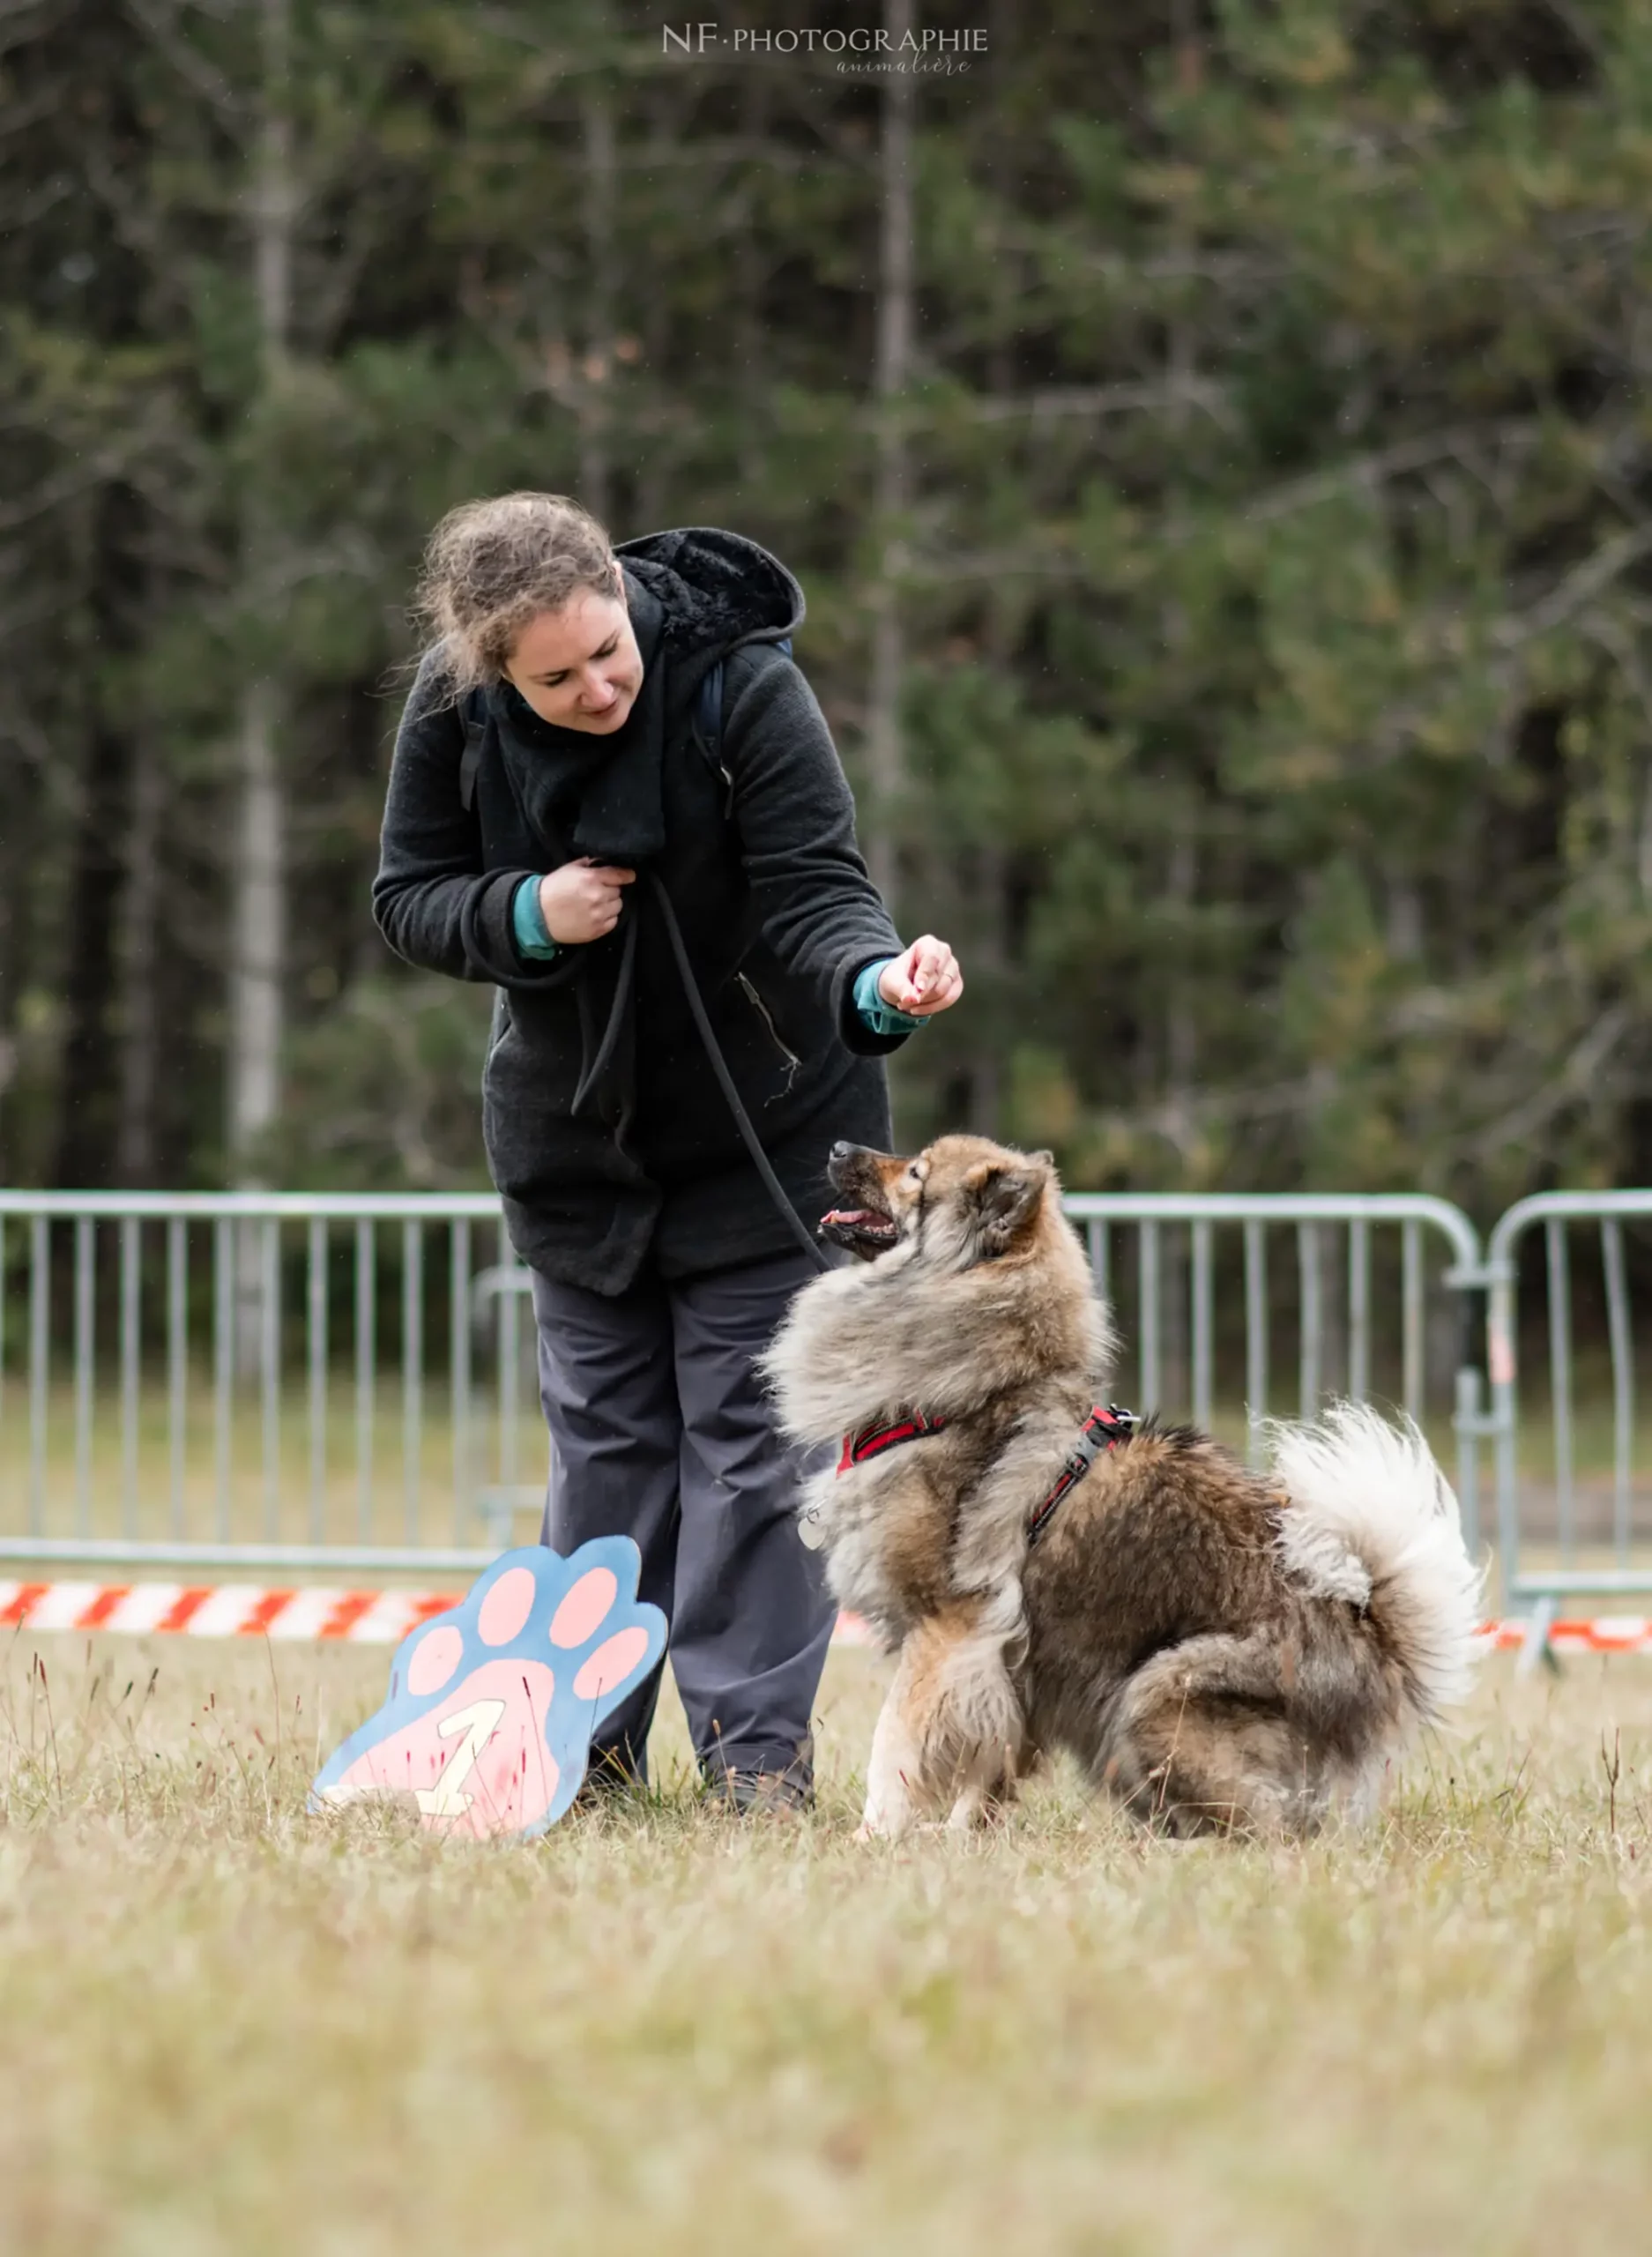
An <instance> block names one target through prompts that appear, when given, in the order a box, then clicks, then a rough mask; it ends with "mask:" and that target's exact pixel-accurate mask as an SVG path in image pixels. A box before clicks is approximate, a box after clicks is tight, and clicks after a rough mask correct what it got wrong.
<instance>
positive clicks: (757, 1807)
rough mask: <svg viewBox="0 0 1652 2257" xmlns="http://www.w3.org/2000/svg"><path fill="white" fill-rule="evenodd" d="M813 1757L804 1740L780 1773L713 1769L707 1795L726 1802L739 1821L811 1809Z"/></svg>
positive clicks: (812, 1748) (813, 1799) (813, 1751)
mask: <svg viewBox="0 0 1652 2257" xmlns="http://www.w3.org/2000/svg"><path fill="white" fill-rule="evenodd" d="M814 1754H815V1749H814V1743H813V1742H812V1741H806V1742H805V1743H804V1744H803V1746H802V1747H800V1748H799V1750H798V1752H797V1754H796V1755H795V1756H794V1757H793V1760H792V1762H790V1763H787V1764H786V1765H785V1766H784V1767H783V1768H782V1769H779V1770H762V1769H742V1768H741V1767H740V1765H738V1764H735V1765H731V1766H725V1767H723V1768H720V1769H716V1770H713V1771H711V1772H710V1773H709V1774H708V1775H707V1778H706V1783H705V1784H706V1792H707V1795H708V1797H709V1798H710V1799H711V1800H712V1801H713V1802H724V1803H726V1804H727V1805H728V1806H729V1807H730V1808H731V1809H733V1810H734V1811H735V1812H737V1813H738V1814H739V1815H740V1817H741V1818H752V1817H772V1816H773V1815H774V1814H776V1813H777V1812H779V1811H798V1810H813V1809H814V1807H815V1765H814V1760H813V1759H814Z"/></svg>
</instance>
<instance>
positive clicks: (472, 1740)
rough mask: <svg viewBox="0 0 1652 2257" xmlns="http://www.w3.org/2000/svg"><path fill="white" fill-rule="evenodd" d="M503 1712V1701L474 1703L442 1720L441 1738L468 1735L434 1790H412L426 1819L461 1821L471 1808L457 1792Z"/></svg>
mask: <svg viewBox="0 0 1652 2257" xmlns="http://www.w3.org/2000/svg"><path fill="white" fill-rule="evenodd" d="M504 1713H505V1704H504V1702H502V1701H473V1702H471V1705H470V1707H469V1708H468V1709H456V1710H454V1712H453V1714H452V1715H451V1716H450V1717H443V1719H442V1721H441V1723H440V1724H438V1725H437V1726H436V1730H437V1732H439V1733H440V1734H441V1736H442V1738H443V1739H457V1738H458V1734H459V1733H460V1732H468V1734H469V1738H468V1739H466V1740H465V1745H464V1746H463V1747H456V1748H455V1749H454V1751H453V1753H452V1754H451V1755H450V1756H449V1758H448V1760H447V1762H446V1763H445V1764H444V1765H443V1769H442V1776H441V1777H440V1778H439V1779H438V1780H437V1781H436V1783H435V1786H434V1787H419V1788H417V1789H416V1790H415V1792H416V1794H417V1797H418V1801H419V1807H420V1810H421V1811H423V1813H424V1814H425V1816H426V1817H427V1818H460V1817H463V1815H464V1814H465V1812H466V1811H467V1810H468V1809H469V1808H470V1806H471V1799H470V1797H469V1796H468V1795H467V1794H462V1793H461V1792H460V1791H459V1790H460V1789H461V1788H462V1787H463V1785H464V1784H465V1780H466V1779H468V1778H469V1777H470V1775H471V1773H472V1772H473V1770H474V1769H476V1764H477V1761H478V1758H479V1757H480V1754H481V1752H482V1750H483V1748H484V1747H487V1743H488V1741H489V1740H490V1739H492V1738H493V1736H494V1734H495V1732H497V1730H498V1729H499V1719H500V1717H502V1716H503V1714H504Z"/></svg>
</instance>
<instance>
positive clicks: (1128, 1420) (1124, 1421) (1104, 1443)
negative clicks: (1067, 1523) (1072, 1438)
mask: <svg viewBox="0 0 1652 2257" xmlns="http://www.w3.org/2000/svg"><path fill="white" fill-rule="evenodd" d="M1135 1428H1136V1419H1135V1412H1131V1411H1120V1409H1119V1407H1118V1405H1117V1404H1110V1405H1109V1406H1108V1408H1107V1409H1106V1410H1105V1411H1104V1410H1103V1409H1102V1407H1101V1405H1100V1404H1099V1403H1098V1404H1096V1405H1095V1407H1094V1408H1093V1409H1092V1410H1091V1412H1090V1416H1089V1418H1088V1419H1085V1421H1084V1426H1083V1432H1082V1433H1081V1434H1080V1435H1079V1437H1078V1446H1077V1448H1076V1449H1075V1450H1074V1451H1073V1454H1072V1456H1070V1457H1069V1458H1068V1460H1067V1463H1066V1464H1064V1465H1063V1466H1062V1468H1061V1478H1060V1480H1059V1481H1058V1482H1057V1483H1056V1485H1055V1486H1054V1488H1053V1489H1052V1490H1051V1492H1050V1493H1049V1495H1048V1496H1047V1497H1046V1499H1045V1500H1044V1502H1043V1503H1042V1504H1041V1505H1040V1506H1039V1507H1038V1510H1037V1511H1036V1512H1035V1513H1034V1514H1033V1516H1032V1517H1031V1520H1030V1521H1029V1522H1028V1523H1027V1546H1028V1548H1029V1550H1031V1547H1032V1546H1033V1545H1035V1544H1036V1543H1037V1542H1038V1538H1040V1537H1041V1536H1042V1535H1043V1533H1044V1531H1045V1530H1046V1528H1047V1527H1048V1525H1049V1522H1050V1516H1051V1515H1052V1513H1053V1512H1054V1510H1055V1508H1056V1507H1057V1506H1058V1505H1059V1504H1060V1501H1061V1500H1062V1498H1063V1497H1064V1496H1066V1494H1067V1493H1068V1490H1069V1489H1071V1488H1073V1487H1075V1486H1076V1485H1077V1484H1078V1483H1079V1482H1080V1481H1082V1480H1083V1478H1084V1476H1085V1475H1086V1474H1087V1473H1088V1472H1089V1471H1090V1467H1091V1466H1092V1465H1093V1464H1095V1463H1096V1460H1097V1459H1098V1457H1099V1456H1101V1454H1102V1452H1103V1451H1104V1450H1109V1449H1118V1447H1119V1444H1120V1442H1127V1441H1129V1439H1130V1437H1131V1435H1132V1434H1134V1433H1135Z"/></svg>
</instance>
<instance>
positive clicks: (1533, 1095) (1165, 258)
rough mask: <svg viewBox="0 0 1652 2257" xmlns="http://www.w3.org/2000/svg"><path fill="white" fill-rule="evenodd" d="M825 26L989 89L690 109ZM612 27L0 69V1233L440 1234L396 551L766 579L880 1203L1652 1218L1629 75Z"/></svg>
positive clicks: (438, 1124) (1216, 23)
mask: <svg viewBox="0 0 1652 2257" xmlns="http://www.w3.org/2000/svg"><path fill="white" fill-rule="evenodd" d="M880 8H881V13H880ZM702 12H703V11H702ZM880 22H882V24H883V26H885V27H891V26H892V27H893V29H894V31H895V33H896V34H897V39H898V34H899V32H900V30H901V29H902V27H903V26H904V25H906V24H908V23H915V25H916V28H917V29H918V31H919V34H921V33H922V32H924V31H947V32H949V33H957V32H960V31H973V32H974V33H975V34H976V35H977V38H976V46H977V51H976V52H974V53H973V54H971V55H969V56H967V58H965V57H964V56H953V57H952V58H951V60H952V61H953V62H954V64H955V66H956V63H957V62H959V61H963V60H965V59H967V62H968V64H969V67H968V68H967V69H966V70H965V69H958V68H956V67H954V68H953V69H952V70H951V71H924V72H906V73H888V74H884V75H882V76H872V75H868V74H856V73H854V72H849V71H842V70H840V69H839V68H838V67H837V60H836V59H834V58H833V57H832V56H830V55H828V54H826V53H824V52H822V51H820V50H819V49H818V48H817V51H816V53H815V55H814V56H813V57H812V58H811V57H810V56H808V55H807V54H805V53H802V52H793V53H784V52H777V51H770V52H769V53H767V54H757V55H755V56H754V55H752V54H750V53H745V52H742V53H738V54H737V53H736V52H735V50H734V45H733V34H734V32H735V30H736V29H737V28H738V27H740V26H745V27H748V28H767V29H769V30H770V31H771V32H773V31H779V30H781V29H783V28H791V29H799V28H800V27H802V26H805V25H807V26H813V27H815V28H816V29H817V30H819V29H847V28H849V27H850V26H861V27H863V28H864V27H865V26H867V25H876V24H878V23H880ZM667 25H670V26H673V27H674V26H677V25H678V19H677V18H676V17H675V16H670V15H667V16H665V17H662V16H661V15H660V14H659V13H657V12H654V13H651V12H647V11H643V10H641V9H638V8H633V7H629V6H619V5H614V6H612V7H606V6H601V5H599V4H597V0H584V4H582V0H567V4H561V5H557V4H549V0H544V4H533V0H494V4H489V5H487V6H486V7H468V6H457V5H453V4H446V5H440V6H429V5H421V4H415V0H376V4H361V5H352V4H347V0H199V4H195V0H12V4H11V5H9V6H7V7H6V8H5V10H4V16H3V17H0V214H3V220H0V230H3V231H0V419H3V420H0V807H3V808H4V821H3V823H0V1180H4V1181H10V1182H12V1183H17V1184H56V1185H63V1186H70V1187H85V1186H105V1185H116V1184H120V1185H127V1184H137V1185H155V1186H206V1187H210V1186H213V1185H216V1184H220V1183H225V1182H231V1183H233V1182H249V1181H262V1182H265V1183H279V1184H282V1185H290V1186H293V1187H295V1188H298V1187H327V1188H332V1187H341V1188H342V1187H361V1188H402V1187H407V1188H426V1187H429V1188H438V1187H450V1186H465V1185H484V1184H485V1183H486V1180H487V1179H486V1172H485V1169H484V1166H483V1162H482V1155H481V1146H480V1103H479V1094H478V1079H479V1074H480V1060H481V1054H482V1049H483V1046H484V1040H485V1035H486V1026H487V995H486V994H478V993H475V992H472V991H469V990H467V989H465V988H463V987H459V986H458V984H456V983H450V982H444V981H442V980H434V979H430V978H427V977H422V976H420V975H418V974H415V973H413V972H410V971H408V970H407V969H406V967H403V966H401V965H398V964H397V963H396V962H395V961H394V960H393V959H392V958H391V957H390V956H389V953H388V951H387V950H385V948H384V946H383V943H382V942H381V941H380V939H379V937H378V935H377V934H376V931H375V929H374V927H373V925H372V922H371V919H370V917H369V913H368V882H369V879H370V877H371V874H372V871H373V868H374V866H375V860H376V836H377V826H378V821H379V816H380V811H381V806H382V798H383V784H384V778H385V775H386V771H387V764H388V756H389V746H390V741H391V736H392V734H393V731H394V726H395V721H396V718H397V713H398V706H399V703H400V696H401V694H402V691H403V689H404V688H405V683H406V662H407V660H408V659H409V657H410V655H411V654H412V651H413V644H412V641H411V637H410V630H409V628H408V624H407V620H406V603H407V600H408V596H409V592H410V589H411V585H412V582H413V575H414V572H415V569H416V565H417V560H418V556H419V553H420V547H421V545H422V542H423V539H424V537H425V535H426V533H427V532H428V528H429V526H430V525H431V524H432V523H433V522H434V520H435V518H436V517H437V516H438V515H439V514H440V513H441V512H442V511H443V510H444V509H446V508H448V507H449V506H450V505H451V504H452V503H456V502H458V501H461V500H463V499H465V498H466V497H468V496H471V495H477V494H482V493H487V492H490V491H497V490H501V489H503V488H510V487H513V486H534V487H540V488H552V489H558V490H563V491H568V492H571V493H574V494H577V495H579V496H580V497H581V498H582V499H583V500H584V501H585V502H586V503H588V504H589V505H590V506H591V507H592V508H593V509H594V510H596V511H597V512H598V513H599V515H600V516H602V517H603V518H605V519H606V522H607V523H608V524H609V525H610V526H611V527H612V529H613V531H614V534H615V536H616V538H625V537H629V536H630V535H633V534H635V533H641V532H645V531H650V530H652V529H655V528H658V527H660V526H664V525H673V524H682V523H689V522H698V523H711V524H718V525H730V526H733V527H735V528H737V529H738V530H740V531H741V532H744V533H748V534H751V535H753V536H754V537H755V538H756V539H757V540H761V541H763V542H764V543H766V544H767V545H769V546H770V547H772V548H774V549H775V550H776V551H777V552H778V554H779V555H781V556H782V557H783V558H785V561H786V562H788V563H789V564H790V565H791V566H792V567H793V570H796V572H797V573H798V574H799V576H800V577H801V579H802V580H803V582H804V584H805V586H806V588H807V594H808V599H809V617H808V622H807V626H806V627H805V629H804V630H803V633H802V636H801V638H800V644H799V648H798V655H799V658H800V662H801V663H802V665H803V666H804V667H805V668H806V669H807V672H808V674H809V676H810V678H811V680H812V681H813V682H814V683H815V687H816V689H817V690H818V692H819V694H820V696H821V698H822V702H823V704H824V705H825V708H826V711H827V712H828V715H829V717H830V719H831V722H832V724H833V727H834V730H835V732H836V734H837V741H838V743H839V746H840V749H841V750H842V753H843V756H844V760H845V766H846V768H847V769H848V771H849V774H850V776H851V778H852V782H853V783H854V785H855V787H856V790H857V793H858V795H859V802H860V823H861V837H862V841H863V844H864V845H865V846H866V848H867V853H868V856H869V858H870V859H871V860H872V863H873V867H874V874H875V875H877V876H878V877H879V878H880V880H881V882H882V883H883V884H884V885H885V887H886V889H887V890H888V892H889V896H890V897H891V903H892V906H893V909H894V912H895V915H896V919H897V924H898V925H899V927H900V928H901V929H902V931H903V932H904V934H905V935H908V936H909V937H910V936H912V935H915V934H917V933H918V932H919V931H923V930H930V931H934V932H937V933H940V934H941V935H945V936H946V937H947V938H948V939H949V941H950V942H952V943H953V945H954V947H955V948H956V950H957V953H958V956H959V957H960V960H961V962H962V964H963V965H964V972H965V977H966V980H967V982H968V990H967V994H966V995H965V998H964V1002H963V1004H962V1005H961V1006H960V1007H959V1008H958V1009H956V1010H954V1011H952V1012H950V1013H949V1014H947V1015H946V1016H945V1017H943V1018H942V1019H941V1020H939V1021H937V1022H936V1023H935V1024H933V1025H932V1026H930V1027H929V1028H927V1029H926V1030H925V1031H924V1032H922V1033H921V1034H920V1035H919V1036H917V1037H916V1038H914V1039H913V1040H912V1042H911V1043H910V1044H909V1045H908V1046H907V1047H906V1048H905V1050H904V1052H903V1054H902V1055H901V1056H900V1058H899V1059H898V1061H897V1063H896V1066H895V1069H894V1076H893V1079H894V1086H895V1091H896V1103H897V1129H898V1131H899V1132H900V1134H901V1136H902V1137H903V1139H911V1138H916V1137H918V1136H922V1135H925V1134H927V1133H932V1132H934V1130H936V1129H938V1128H942V1127H962V1126H973V1127H977V1128H980V1129H983V1130H985V1131H987V1132H989V1133H993V1134H997V1135H1000V1136H1007V1137H1009V1138H1013V1139H1016V1140H1020V1141H1024V1142H1028V1143H1049V1144H1051V1145H1052V1146H1053V1148H1054V1149H1055V1151H1056V1153H1057V1156H1058V1158H1059V1160H1060V1163H1061V1165H1062V1166H1063V1169H1064V1171H1065V1173H1066V1177H1067V1181H1068V1184H1069V1186H1070V1187H1071V1188H1108V1187H1112V1186H1117V1185H1127V1184H1141V1185H1148V1186H1153V1187H1164V1188H1172V1187H1182V1186H1186V1187H1191V1188H1279V1187H1289V1186H1297V1185H1308V1186H1320V1187H1336V1188H1360V1187H1365V1188H1412V1187H1420V1188H1428V1189H1431V1190H1435V1191H1440V1192H1444V1193H1446V1194H1447V1195H1448V1196H1453V1197H1455V1198H1457V1199H1459V1200H1461V1201H1462V1202H1463V1203H1466V1204H1467V1205H1468V1206H1469V1207H1470V1209H1471V1210H1473V1211H1475V1212H1476V1213H1477V1215H1478V1217H1479V1218H1480V1219H1481V1220H1482V1221H1485V1220H1489V1219H1490V1217H1491V1215H1492V1212H1493V1211H1495V1210H1496V1209H1497V1208H1499V1207H1500V1206H1501V1205H1502V1204H1504V1203H1507V1201H1508V1200H1509V1199H1510V1198H1512V1197H1513V1196H1516V1195H1517V1194H1519V1193H1520V1192H1522V1191H1524V1190H1526V1189H1529V1188H1536V1187H1539V1186H1542V1185H1545V1184H1549V1183H1553V1182H1557V1181H1563V1182H1566V1183H1569V1184H1574V1185H1577V1184H1585V1183H1589V1182H1601V1181H1612V1180H1620V1181H1648V1176H1649V1172H1652V1104H1649V1102H1648V1099H1652V1012H1649V1010H1648V1004H1649V1003H1652V948H1649V947H1648V942H1649V941H1652V634H1649V632H1648V629H1649V625H1652V406H1649V404H1648V392H1647V388H1646V376H1647V372H1648V367H1649V366H1652V240H1649V236H1648V228H1649V226H1652V11H1648V9H1647V8H1646V7H1645V6H1644V5H1641V4H1636V0H1364V4H1356V0H1342V4H1336V0H1275V4H1255V5H1252V4H1246V0H1232V4H1226V0H1219V4H1207V0H1165V4H1163V5H1161V6H1157V7H1155V6H1149V5H1144V4H1137V0H1110V4H1108V5H1106V6H1105V7H1098V6H1096V5H1094V4H1092V0H1083V4H1079V0H1047V4H1046V5H1045V6H1044V7H1042V8H1040V9H1039V10H1038V11H1019V12H1018V11H1016V10H1015V9H1014V8H1013V7H1012V6H1011V5H1010V4H1008V0H969V4H964V0H945V4H941V0H924V5H923V7H922V10H921V13H920V14H919V16H918V17H917V18H916V19H914V18H913V16H912V9H911V0H860V5H859V9H858V10H857V9H854V8H851V7H847V6H845V5H841V4H838V0H810V4H809V6H808V7H807V10H802V9H800V10H798V11H795V12H794V11H790V10H785V11H783V10H781V9H779V8H778V7H770V8H769V9H767V10H766V11H758V12H754V11H751V10H749V9H748V10H747V11H745V12H743V13H742V12H740V11H739V10H738V9H731V11H729V12H728V13H727V14H726V15H724V16H723V17H722V18H721V19H720V22H719V24H718V29H719V31H720V33H721V34H722V38H721V43H720V45H718V46H710V45H708V47H707V48H706V50H705V51H704V52H703V53H699V54H695V55H692V56H685V55H684V54H683V53H682V52H681V50H680V49H679V48H675V47H673V44H672V42H670V41H667V40H666V38H665V37H664V35H663V34H664V31H665V28H666V26H667ZM983 49H984V51H982V50H983ZM932 52H933V48H932Z"/></svg>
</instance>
